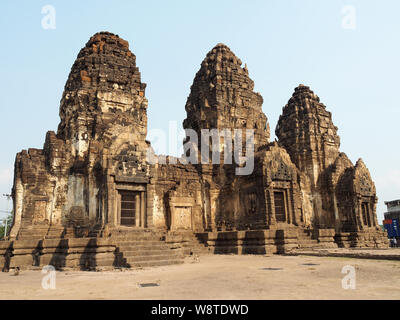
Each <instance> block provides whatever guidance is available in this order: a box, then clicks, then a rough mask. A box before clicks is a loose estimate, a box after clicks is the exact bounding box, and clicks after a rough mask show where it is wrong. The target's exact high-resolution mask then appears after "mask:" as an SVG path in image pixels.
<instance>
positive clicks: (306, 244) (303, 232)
mask: <svg viewBox="0 0 400 320" xmlns="http://www.w3.org/2000/svg"><path fill="white" fill-rule="evenodd" d="M312 232H313V230H311V229H310V230H308V229H300V230H299V231H298V235H297V241H298V249H311V248H316V247H318V244H319V242H318V240H317V239H314V238H313V233H312Z"/></svg>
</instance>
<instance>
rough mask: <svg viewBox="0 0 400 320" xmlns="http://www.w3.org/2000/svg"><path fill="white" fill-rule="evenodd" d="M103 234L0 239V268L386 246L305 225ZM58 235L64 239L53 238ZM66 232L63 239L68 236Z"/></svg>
mask: <svg viewBox="0 0 400 320" xmlns="http://www.w3.org/2000/svg"><path fill="white" fill-rule="evenodd" d="M99 232H101V233H102V234H103V236H104V237H97V238H94V237H93V238H88V237H86V238H72V237H69V236H70V235H71V234H73V232H72V231H71V230H70V231H68V230H61V229H60V228H59V229H57V228H53V229H49V230H47V231H46V232H44V231H43V234H45V235H44V236H43V235H42V236H43V238H42V239H37V237H38V235H37V237H36V238H31V239H29V240H26V239H24V237H25V236H27V234H23V237H22V239H21V238H20V237H19V236H18V239H17V240H10V241H0V267H1V268H2V269H3V271H7V270H9V269H10V268H15V267H19V268H31V267H43V266H45V265H52V266H54V267H55V268H57V269H63V268H74V269H80V270H96V269H97V268H106V267H109V268H143V267H154V266H165V265H171V264H181V263H184V258H185V257H186V256H192V255H194V256H196V255H197V256H198V255H203V254H286V253H295V252H296V251H302V250H303V251H304V250H310V249H311V250H317V249H335V248H338V247H342V248H350V247H352V248H359V247H363V248H387V247H388V240H387V238H386V236H385V233H384V232H381V231H380V230H367V231H364V232H348V233H338V234H335V230H334V229H318V230H311V229H303V228H299V227H296V226H293V225H290V226H285V227H282V228H280V227H279V226H278V227H276V228H270V229H265V230H248V231H217V232H202V233H196V234H194V233H192V232H188V231H182V232H177V231H175V232H166V231H155V230H150V229H132V228H114V229H110V228H108V229H107V230H101V231H99ZM57 235H61V236H64V238H58V239H54V238H52V237H57ZM66 236H67V237H66Z"/></svg>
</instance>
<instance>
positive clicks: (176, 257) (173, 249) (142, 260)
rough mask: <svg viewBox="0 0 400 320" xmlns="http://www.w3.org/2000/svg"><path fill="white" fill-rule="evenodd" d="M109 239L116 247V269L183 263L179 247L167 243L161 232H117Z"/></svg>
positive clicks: (182, 254)
mask: <svg viewBox="0 0 400 320" xmlns="http://www.w3.org/2000/svg"><path fill="white" fill-rule="evenodd" d="M111 239H112V242H113V243H114V244H115V245H116V247H117V249H116V257H117V261H118V262H117V266H118V267H125V268H143V267H156V266H166V265H172V264H182V263H184V252H183V250H182V247H181V245H179V244H176V243H167V242H166V241H165V234H164V233H162V232H152V231H149V230H129V231H121V230H119V231H117V232H112V234H111Z"/></svg>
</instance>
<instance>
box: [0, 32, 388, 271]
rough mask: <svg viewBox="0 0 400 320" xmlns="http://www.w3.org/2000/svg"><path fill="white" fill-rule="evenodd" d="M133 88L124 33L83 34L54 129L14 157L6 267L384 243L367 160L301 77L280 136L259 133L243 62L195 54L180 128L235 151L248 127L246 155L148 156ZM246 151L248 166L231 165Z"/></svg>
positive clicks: (141, 90) (141, 103)
mask: <svg viewBox="0 0 400 320" xmlns="http://www.w3.org/2000/svg"><path fill="white" fill-rule="evenodd" d="M145 88H146V85H145V84H144V83H142V82H141V78H140V73H139V70H138V68H137V66H136V58H135V56H134V54H133V53H132V52H131V51H130V50H129V46H128V42H126V41H125V40H123V39H121V38H120V37H118V36H117V35H114V34H111V33H108V32H100V33H97V34H95V35H94V36H92V37H91V38H90V40H89V41H88V43H87V44H86V45H85V47H84V48H83V49H82V50H81V51H80V52H79V54H78V57H77V59H76V61H75V62H74V64H73V66H72V68H71V72H70V74H69V77H68V80H67V83H66V85H65V90H64V93H63V96H62V99H61V104H60V120H61V121H60V124H59V126H58V131H57V133H55V132H52V131H49V132H48V133H47V135H46V140H45V143H44V147H43V149H29V150H23V151H22V152H20V153H18V154H17V156H16V161H15V175H14V187H13V198H14V221H13V226H12V229H11V232H10V234H9V240H8V241H3V242H0V264H1V265H2V266H3V267H4V269H8V268H10V267H12V266H28V265H30V266H32V265H34V266H42V265H47V264H51V265H54V266H56V267H60V268H62V267H65V266H70V267H80V268H83V269H87V268H93V267H96V266H99V265H101V266H118V267H121V266H122V267H143V266H154V265H168V264H171V263H182V262H183V256H184V255H185V254H188V253H193V252H204V251H207V252H215V253H281V252H287V251H288V250H292V249H299V248H300V249H301V248H304V247H332V246H336V247H337V246H338V245H339V246H343V247H349V246H358V247H363V246H371V247H381V246H387V241H385V240H387V239H386V238H385V235H384V233H383V232H382V231H380V230H379V226H378V224H377V219H376V202H377V198H376V190H375V185H374V183H373V181H372V179H371V176H370V173H369V171H368V169H367V168H366V166H365V164H364V162H363V161H362V160H359V161H358V162H357V164H356V165H353V164H352V163H351V161H350V160H349V159H348V157H347V156H346V155H345V154H344V153H341V152H340V151H339V145H340V143H339V137H338V135H337V128H336V127H335V126H334V125H333V123H332V118H331V114H330V112H328V111H327V110H326V109H325V106H324V105H323V104H321V103H320V101H319V98H318V97H317V96H316V95H315V94H314V93H313V92H312V91H311V90H310V89H309V88H308V87H306V86H302V85H301V86H299V87H298V88H296V89H295V93H294V94H293V97H292V98H291V99H290V100H289V103H288V104H287V105H286V106H285V107H284V109H283V114H282V116H281V117H280V119H279V123H278V126H277V129H276V135H277V136H278V138H279V141H276V142H273V143H270V142H269V134H270V133H269V126H268V122H267V117H266V116H265V114H264V113H263V111H262V102H263V99H262V97H261V95H260V94H259V93H256V92H254V83H253V81H252V80H251V79H250V77H249V74H248V70H247V66H246V65H245V66H244V67H243V66H242V62H241V61H240V59H239V58H237V57H236V56H235V54H233V53H232V51H231V50H230V49H229V48H228V47H227V46H225V45H223V44H218V45H217V46H215V47H214V48H213V49H212V50H211V51H210V52H209V53H208V54H207V56H206V58H205V59H204V61H203V62H202V64H201V67H200V70H199V71H198V72H197V74H196V76H195V78H194V81H193V84H192V86H191V91H190V95H189V97H188V99H187V103H186V107H185V108H186V112H187V117H186V119H185V121H184V123H183V127H184V128H185V129H193V131H194V132H196V133H197V135H198V137H201V133H202V130H203V129H205V130H213V129H214V130H216V131H217V132H219V133H221V132H222V131H223V130H228V131H230V132H231V136H230V137H229V136H228V139H232V142H233V148H234V149H235V148H237V147H238V148H239V149H240V150H241V152H242V155H246V156H249V153H250V152H249V150H248V149H247V148H246V139H245V138H246V132H245V130H250V131H251V132H252V133H253V134H254V135H253V136H254V141H253V142H254V143H253V144H251V147H253V151H254V155H253V156H252V157H250V158H249V157H248V158H247V161H246V162H245V163H241V164H238V163H237V162H236V160H237V159H231V160H232V162H231V163H230V162H229V163H225V162H222V163H211V161H208V162H205V163H197V164H196V163H194V164H192V163H186V162H185V161H181V160H183V159H178V160H179V161H176V160H177V159H175V161H168V162H167V163H166V164H165V163H164V164H163V163H160V162H157V161H156V162H149V161H148V160H149V158H148V155H153V156H154V158H153V157H152V159H160V157H159V156H156V155H154V152H153V151H152V148H151V146H150V143H149V142H148V141H146V134H147V112H146V111H147V99H146V97H145ZM234 130H238V131H239V134H241V135H242V145H240V146H237V145H236V146H235V143H236V142H235V139H234ZM224 139H227V138H225V137H224ZM225 142H226V141H224V140H223V139H218V141H217V143H216V146H215V145H213V142H212V140H211V143H210V149H209V150H208V151H211V150H215V148H213V147H216V149H217V150H219V151H220V160H222V161H224V160H225V158H224V152H225V151H226V150H225V149H224V148H225V146H226V144H225ZM201 146H202V142H201V141H197V147H198V149H199V150H201ZM196 152H197V151H196ZM169 160H171V158H170V159H169ZM210 160H212V157H211V155H210ZM250 160H251V162H252V163H253V164H254V167H252V169H251V170H250V172H248V173H245V174H238V171H236V169H237V168H238V167H240V168H243V167H245V166H247V164H249V163H250ZM199 161H201V158H200V159H199ZM199 241H200V242H199ZM196 250H197V251H196Z"/></svg>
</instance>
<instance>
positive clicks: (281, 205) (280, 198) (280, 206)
mask: <svg viewBox="0 0 400 320" xmlns="http://www.w3.org/2000/svg"><path fill="white" fill-rule="evenodd" d="M274 204H275V218H276V221H277V222H285V221H286V208H285V195H284V193H283V192H282V191H275V192H274Z"/></svg>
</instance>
